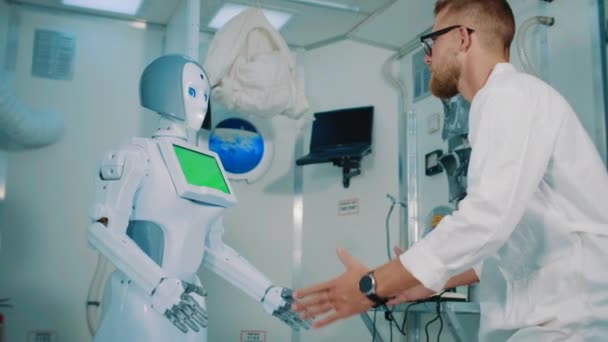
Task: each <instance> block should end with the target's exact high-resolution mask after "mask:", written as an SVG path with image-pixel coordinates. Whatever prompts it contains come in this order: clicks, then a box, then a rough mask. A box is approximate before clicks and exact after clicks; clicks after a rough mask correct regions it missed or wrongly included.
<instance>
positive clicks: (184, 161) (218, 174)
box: [173, 145, 230, 194]
mask: <svg viewBox="0 0 608 342" xmlns="http://www.w3.org/2000/svg"><path fill="white" fill-rule="evenodd" d="M173 149H174V150H175V156H176V157H177V160H178V162H179V165H180V166H181V169H182V172H183V173H184V176H185V177H186V182H188V184H190V185H194V186H204V187H208V188H212V189H215V190H218V191H221V192H223V193H226V194H230V190H229V189H228V185H227V184H226V180H225V179H224V175H223V173H222V170H221V169H220V167H219V165H218V164H217V161H216V159H215V158H214V157H213V156H210V155H206V154H204V153H200V152H197V151H193V150H190V149H187V148H184V147H181V146H178V145H173Z"/></svg>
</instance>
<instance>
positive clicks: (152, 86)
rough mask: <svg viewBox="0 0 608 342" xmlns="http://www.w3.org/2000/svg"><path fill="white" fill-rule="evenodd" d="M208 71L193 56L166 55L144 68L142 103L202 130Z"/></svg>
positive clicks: (205, 109)
mask: <svg viewBox="0 0 608 342" xmlns="http://www.w3.org/2000/svg"><path fill="white" fill-rule="evenodd" d="M210 96H211V86H210V84H209V80H208V78H207V73H206V72H205V70H203V67H202V66H200V64H198V63H197V62H196V61H194V60H193V59H191V58H189V57H186V56H182V55H166V56H162V57H159V58H157V59H155V60H154V61H153V62H152V63H150V65H148V66H147V67H146V69H145V70H144V72H143V74H142V76H141V80H140V82H139V98H140V101H141V105H142V106H144V107H146V108H148V109H150V110H153V111H155V112H157V113H159V114H160V115H162V116H165V117H170V118H173V119H174V120H176V121H182V122H184V124H185V125H186V126H187V127H188V128H191V129H193V130H199V129H200V128H201V125H202V123H203V121H204V120H205V117H206V116H207V113H208V110H209V98H210Z"/></svg>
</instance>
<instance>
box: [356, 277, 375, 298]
mask: <svg viewBox="0 0 608 342" xmlns="http://www.w3.org/2000/svg"><path fill="white" fill-rule="evenodd" d="M372 288H373V282H372V277H370V275H369V274H366V275H364V276H363V277H362V278H361V280H359V290H360V291H361V292H363V293H365V294H367V293H368V292H370V291H371V290H372Z"/></svg>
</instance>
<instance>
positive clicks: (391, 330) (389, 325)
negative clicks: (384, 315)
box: [388, 311, 393, 342]
mask: <svg viewBox="0 0 608 342" xmlns="http://www.w3.org/2000/svg"><path fill="white" fill-rule="evenodd" d="M389 312H390V311H389ZM391 317H392V316H391ZM388 328H389V330H390V332H391V338H390V342H393V320H392V319H391V320H390V321H388Z"/></svg>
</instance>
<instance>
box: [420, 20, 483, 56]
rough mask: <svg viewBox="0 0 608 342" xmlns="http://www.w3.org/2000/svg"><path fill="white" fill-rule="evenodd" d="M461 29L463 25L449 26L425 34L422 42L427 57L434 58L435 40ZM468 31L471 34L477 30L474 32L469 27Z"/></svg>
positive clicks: (421, 39) (421, 38)
mask: <svg viewBox="0 0 608 342" xmlns="http://www.w3.org/2000/svg"><path fill="white" fill-rule="evenodd" d="M459 27H462V25H454V26H448V27H446V28H443V29H441V30H437V31H435V32H431V33H428V34H425V35H424V36H422V37H420V42H421V43H422V46H423V47H424V52H426V55H427V56H429V57H431V56H433V42H434V41H435V39H437V38H438V37H439V36H441V35H444V34H446V33H448V32H450V31H452V30H453V29H456V28H459ZM466 29H467V31H468V32H469V34H471V33H473V32H475V30H473V29H472V28H468V27H467V28H466Z"/></svg>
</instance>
